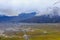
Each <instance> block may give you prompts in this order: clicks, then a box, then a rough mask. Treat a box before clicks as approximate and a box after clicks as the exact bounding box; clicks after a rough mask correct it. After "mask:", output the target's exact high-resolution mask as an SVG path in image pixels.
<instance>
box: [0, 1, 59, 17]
mask: <svg viewBox="0 0 60 40" xmlns="http://www.w3.org/2000/svg"><path fill="white" fill-rule="evenodd" d="M56 1H58V0H0V12H1V13H0V14H4V15H9V16H14V15H18V14H20V13H21V12H31V11H43V10H45V9H46V8H47V7H50V6H53V4H54V3H55V2H56ZM40 14H42V13H40Z"/></svg>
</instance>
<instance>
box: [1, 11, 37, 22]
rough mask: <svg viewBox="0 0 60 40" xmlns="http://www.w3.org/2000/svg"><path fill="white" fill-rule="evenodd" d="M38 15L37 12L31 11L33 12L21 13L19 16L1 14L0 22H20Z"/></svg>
mask: <svg viewBox="0 0 60 40" xmlns="http://www.w3.org/2000/svg"><path fill="white" fill-rule="evenodd" d="M35 15H36V12H31V13H21V14H19V15H18V16H5V15H3V16H0V23H1V22H2V23H4V22H18V21H22V20H26V19H28V18H32V17H34V16H35Z"/></svg>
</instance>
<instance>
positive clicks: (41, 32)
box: [0, 26, 60, 40]
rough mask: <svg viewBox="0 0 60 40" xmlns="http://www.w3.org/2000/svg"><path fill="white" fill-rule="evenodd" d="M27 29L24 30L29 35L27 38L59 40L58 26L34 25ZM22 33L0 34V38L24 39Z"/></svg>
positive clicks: (4, 39) (59, 30) (31, 39)
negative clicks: (6, 35)
mask: <svg viewBox="0 0 60 40" xmlns="http://www.w3.org/2000/svg"><path fill="white" fill-rule="evenodd" d="M27 29H28V28H27ZM29 30H30V31H27V32H26V34H27V35H29V40H60V27H58V26H57V27H55V26H43V27H40V28H38V27H34V28H31V29H29ZM23 35H24V33H23V32H19V33H16V35H12V36H8V37H5V36H0V40H25V39H24V37H23Z"/></svg>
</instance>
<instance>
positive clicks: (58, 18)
mask: <svg viewBox="0 0 60 40" xmlns="http://www.w3.org/2000/svg"><path fill="white" fill-rule="evenodd" d="M47 12H48V14H44V15H40V16H36V14H37V12H31V13H21V14H19V15H18V16H5V15H3V16H0V23H60V15H59V13H60V8H58V7H53V8H49V9H48V11H47Z"/></svg>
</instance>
